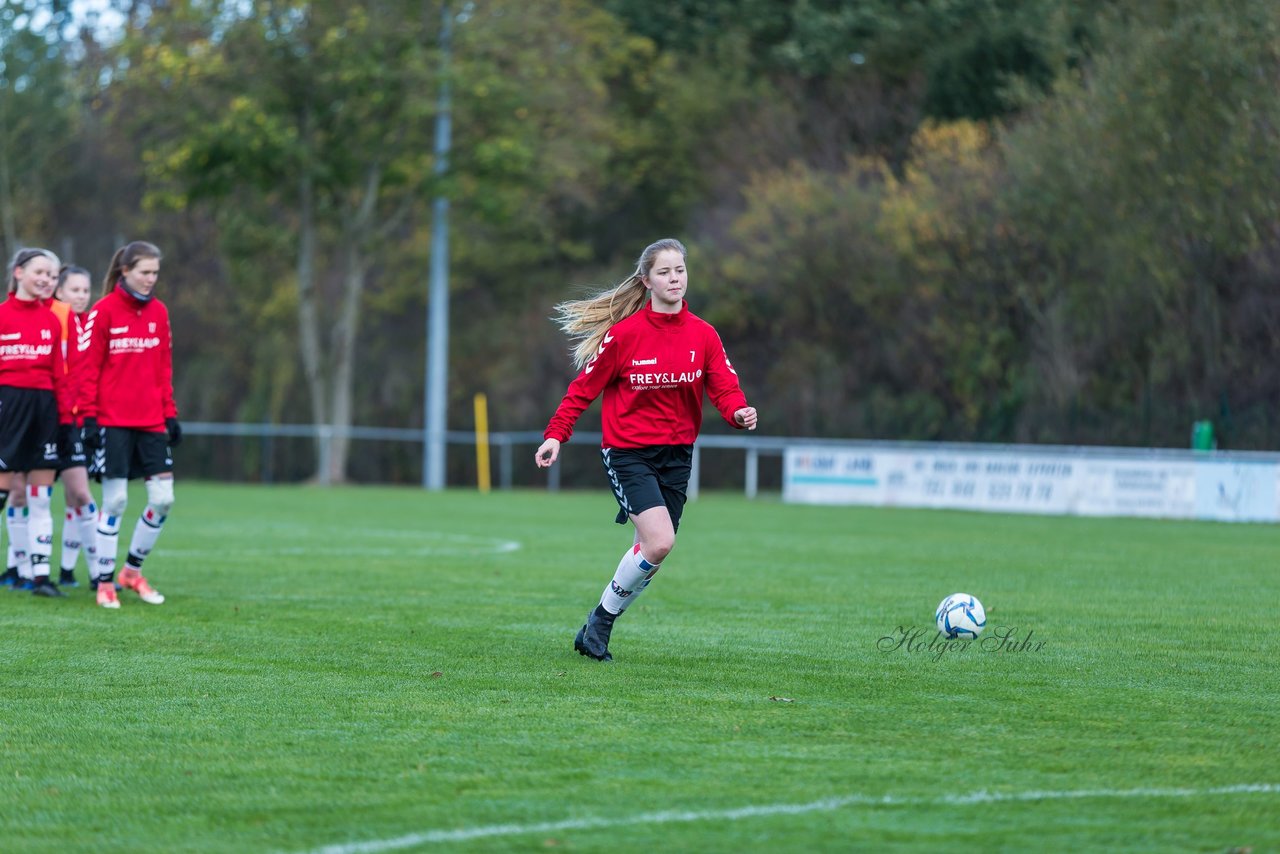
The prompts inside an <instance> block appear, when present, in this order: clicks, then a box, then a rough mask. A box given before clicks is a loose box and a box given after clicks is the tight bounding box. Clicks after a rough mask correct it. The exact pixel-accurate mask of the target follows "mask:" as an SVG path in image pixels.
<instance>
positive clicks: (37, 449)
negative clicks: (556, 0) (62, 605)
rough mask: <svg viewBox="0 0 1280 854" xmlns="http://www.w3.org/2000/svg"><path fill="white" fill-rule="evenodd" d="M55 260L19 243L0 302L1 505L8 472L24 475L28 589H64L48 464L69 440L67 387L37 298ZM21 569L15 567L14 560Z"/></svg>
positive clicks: (49, 592)
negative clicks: (53, 570) (58, 575)
mask: <svg viewBox="0 0 1280 854" xmlns="http://www.w3.org/2000/svg"><path fill="white" fill-rule="evenodd" d="M57 272H58V260H57V258H56V257H55V256H54V255H53V253H51V252H49V251H47V250H44V249H23V250H20V251H19V252H18V254H17V255H15V256H14V258H13V261H12V262H11V263H10V264H9V297H8V299H6V300H5V301H4V302H3V303H0V507H3V506H4V504H5V502H6V501H7V500H8V498H9V488H10V486H11V485H13V484H12V482H13V480H14V479H15V478H14V475H15V474H17V473H23V474H25V475H26V478H25V485H24V488H25V490H26V492H27V509H28V513H29V516H28V521H27V526H28V527H27V529H28V532H29V540H30V545H29V548H28V558H27V559H28V560H29V561H30V571H31V576H32V578H31V581H32V588H31V590H32V593H34V594H35V595H37V596H61V595H63V594H62V592H61V591H60V590H58V588H57V586H56V585H54V584H53V583H52V582H51V581H50V580H49V556H50V554H51V553H52V551H53V515H52V513H51V510H50V504H51V500H52V496H53V478H54V468H55V466H56V465H57V462H58V458H59V457H60V456H61V455H63V454H64V453H65V454H70V453H71V450H72V445H73V435H72V432H73V429H72V415H71V413H72V406H73V401H72V399H71V394H70V388H69V386H68V384H67V381H66V371H65V369H64V367H63V357H62V348H61V346H60V343H59V342H60V340H61V334H62V333H61V325H60V324H59V322H58V318H57V317H55V316H54V313H53V312H52V311H50V310H49V308H48V306H46V305H45V304H44V300H46V299H48V298H49V297H50V296H51V295H52V294H53V282H54V277H55V276H57ZM19 569H20V570H21V569H22V568H21V567H19Z"/></svg>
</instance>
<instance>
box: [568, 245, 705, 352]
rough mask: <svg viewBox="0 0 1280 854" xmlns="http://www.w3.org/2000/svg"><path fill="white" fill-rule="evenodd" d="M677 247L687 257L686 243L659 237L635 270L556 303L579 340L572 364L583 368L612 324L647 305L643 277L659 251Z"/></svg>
mask: <svg viewBox="0 0 1280 854" xmlns="http://www.w3.org/2000/svg"><path fill="white" fill-rule="evenodd" d="M667 250H674V251H676V252H679V253H680V257H681V258H688V252H686V251H685V248H684V244H683V243H681V242H680V241H679V240H676V239H675V238H672V237H667V238H664V239H662V240H659V241H658V242H656V243H651V244H649V245H648V246H646V247H645V250H644V251H643V252H641V253H640V260H638V261H637V262H636V271H635V272H634V273H632V274H631V275H630V276H628V277H627V278H625V279H623V280H622V281H621V282H618V284H616V285H614V286H613V287H612V288H609V289H608V290H603V291H600V292H599V293H597V294H595V295H594V296H589V297H587V298H586V299H577V300H566V301H565V302H562V303H558V304H557V305H556V307H555V311H556V313H555V320H556V324H557V325H558V326H559V327H560V329H561V330H562V331H563V332H564V333H565V334H566V335H568V336H569V338H570V339H571V340H573V341H576V342H577V343H576V344H574V345H573V348H572V350H571V352H572V353H573V366H574V367H575V368H577V369H578V370H581V369H582V367H583V366H584V365H586V363H587V362H588V361H589V360H590V359H591V357H592V356H594V355H595V354H596V350H597V349H598V348H599V347H600V342H601V341H603V340H604V336H605V333H607V332H608V331H609V327H611V326H613V325H614V324H615V323H617V322H618V321H619V320H622V319H623V318H627V317H630V316H631V315H633V314H635V313H636V312H637V311H639V310H640V309H642V308H643V307H644V304H645V302H646V301H648V299H649V289H648V288H646V287H645V286H644V281H643V280H644V279H645V278H648V276H649V271H650V270H652V269H653V263H654V261H655V260H656V259H657V257H658V253H659V252H664V251H667Z"/></svg>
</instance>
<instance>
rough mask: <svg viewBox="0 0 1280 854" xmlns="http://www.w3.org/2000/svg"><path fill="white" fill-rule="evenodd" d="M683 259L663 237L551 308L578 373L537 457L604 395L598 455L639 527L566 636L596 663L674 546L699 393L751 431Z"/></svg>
mask: <svg viewBox="0 0 1280 854" xmlns="http://www.w3.org/2000/svg"><path fill="white" fill-rule="evenodd" d="M685 256H686V253H685V249H684V245H683V244H681V243H680V241H678V240H672V239H666V240H659V241H658V242H657V243H654V244H651V245H650V246H648V247H646V248H645V250H644V252H642V253H641V254H640V260H639V261H638V262H637V264H636V270H635V272H634V273H632V274H631V276H630V277H628V278H627V279H625V280H623V281H622V282H620V283H619V284H617V285H616V286H614V287H613V288H610V289H608V290H605V291H602V292H601V293H598V294H596V295H595V296H592V297H589V298H587V299H582V300H574V301H570V302H563V303H560V304H559V305H558V306H556V309H557V312H558V314H559V318H560V327H561V328H562V329H563V330H564V331H565V332H566V333H568V334H569V336H570V337H571V338H576V339H578V342H579V343H578V344H577V345H576V346H575V348H574V363H575V365H576V366H577V367H578V369H579V370H580V373H579V374H578V377H577V379H575V380H574V381H573V382H572V383H570V385H569V390H568V391H567V392H566V393H565V396H564V399H563V400H562V401H561V402H560V406H559V408H557V409H556V412H555V414H554V415H553V416H551V421H550V423H549V424H548V425H547V429H546V430H545V431H544V432H543V438H544V439H545V441H544V442H543V443H542V445H541V446H540V447H539V448H538V450H537V452H536V454H535V455H534V461H535V462H536V463H537V465H538V466H539V467H540V468H546V467H548V466H550V465H552V464H553V463H554V462H555V461H556V458H557V457H558V456H559V455H560V445H561V444H562V443H564V442H567V441H569V437H570V436H571V435H572V434H573V425H574V423H576V422H577V420H578V416H580V415H581V414H582V413H583V411H584V410H585V409H586V408H587V407H588V406H590V405H591V402H592V401H593V400H595V399H596V398H597V397H599V396H600V395H601V394H603V395H604V403H603V407H604V409H603V429H604V443H603V448H602V449H601V454H602V457H603V461H604V468H605V473H606V475H607V476H608V478H609V483H610V485H611V486H612V487H613V493H614V497H615V498H617V501H618V508H619V509H618V515H617V517H616V519H615V521H616V522H618V523H619V524H624V525H625V524H626V522H627V520H628V519H630V520H631V523H632V524H633V525H634V526H635V539H634V541H633V543H632V545H631V547H630V548H629V549H627V551H626V552H625V553H624V554H623V555H622V560H621V561H620V562H619V563H618V568H617V570H615V571H614V574H613V578H612V580H610V582H609V583H608V584H607V585H606V586H605V588H604V593H603V595H601V597H600V604H599V605H597V606H596V607H595V609H594V610H592V611H591V612H590V613H589V614H588V615H587V621H586V623H585V624H584V625H583V626H582V628H581V629H579V630H578V635H577V637H576V638H574V641H573V647H574V649H576V650H577V651H578V652H579V653H581V654H582V655H585V656H588V657H589V658H594V659H596V660H597V661H612V660H613V656H612V655H611V654H610V652H609V637H610V633H611V632H612V631H613V621H614V620H615V619H617V617H618V615H619V614H621V613H622V612H623V611H624V610H626V608H627V606H628V605H630V604H631V603H632V602H634V601H635V600H636V597H637V596H639V595H640V593H641V592H642V591H643V590H644V589H645V587H647V586H648V585H649V582H650V580H652V578H653V576H654V575H655V574H656V573H657V571H658V569H659V567H660V566H661V565H662V561H663V559H665V558H666V556H667V555H668V554H669V553H670V552H671V550H672V548H674V547H675V543H676V530H677V529H678V528H679V527H680V516H681V514H682V513H683V511H684V504H685V495H686V492H687V489H688V486H689V474H690V470H691V468H692V462H693V443H694V440H695V439H697V437H698V432H699V430H700V429H701V428H702V396H703V394H704V392H705V393H706V394H707V395H708V396H709V397H710V398H711V402H712V403H713V404H715V407H716V409H718V410H719V411H720V414H721V416H723V417H724V419H725V420H726V421H728V422H729V423H730V424H732V425H733V426H734V427H737V428H739V429H744V428H745V429H747V430H754V429H755V428H756V410H755V409H754V408H753V407H751V406H748V405H747V399H746V397H745V396H744V395H743V393H742V389H741V388H740V387H739V385H738V374H737V372H736V371H734V369H733V366H732V365H730V364H729V357H728V356H727V355H726V354H725V350H724V345H723V344H721V343H720V336H719V335H717V334H716V331H715V329H714V328H712V326H711V324H709V323H707V322H706V321H705V320H702V319H701V318H699V317H697V316H695V315H694V314H693V313H692V312H690V311H689V306H688V304H687V303H686V302H685V300H684V295H685V290H686V288H687V286H688V274H687V271H686V267H685Z"/></svg>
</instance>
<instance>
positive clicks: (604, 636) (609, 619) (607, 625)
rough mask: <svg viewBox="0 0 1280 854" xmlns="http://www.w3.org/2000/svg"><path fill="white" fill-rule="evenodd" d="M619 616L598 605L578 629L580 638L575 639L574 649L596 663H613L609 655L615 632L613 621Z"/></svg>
mask: <svg viewBox="0 0 1280 854" xmlns="http://www.w3.org/2000/svg"><path fill="white" fill-rule="evenodd" d="M617 618H618V615H617V614H610V613H609V612H608V611H606V610H605V609H604V607H603V606H601V605H597V606H596V607H595V609H594V610H593V611H592V612H591V613H590V614H587V621H586V622H585V623H583V624H582V628H580V629H578V636H577V637H575V638H574V639H573V648H574V649H576V650H577V651H578V652H580V653H581V654H583V655H585V656H586V657H587V658H594V659H595V660H596V661H613V656H612V655H610V654H609V635H610V633H611V632H613V621H614V620H616V619H617Z"/></svg>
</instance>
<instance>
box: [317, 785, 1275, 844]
mask: <svg viewBox="0 0 1280 854" xmlns="http://www.w3.org/2000/svg"><path fill="white" fill-rule="evenodd" d="M1274 794H1280V784H1277V783H1251V784H1242V785H1238V786H1219V787H1217V788H1212V789H1078V790H1074V791H1071V790H1068V791H1059V792H1054V791H1043V792H1037V791H1031V792H987V791H984V790H981V789H980V790H978V791H976V792H970V793H968V794H963V795H940V796H936V797H928V798H920V797H898V796H896V795H880V796H875V795H845V796H843V797H838V798H824V799H823V800H820V801H810V802H809V803H807V804H766V805H763V806H754V807H752V806H748V807H738V808H736V809H726V810H701V811H684V810H672V811H669V812H650V813H639V814H637V815H633V816H608V817H600V818H577V819H566V820H564V821H548V822H538V823H535V824H490V825H485V826H482V827H464V828H459V829H457V830H426V831H423V832H421V833H411V834H408V835H407V836H399V837H396V838H395V839H379V840H372V841H369V842H349V843H344V844H341V845H326V846H325V847H323V848H317V849H315V854H370V852H378V851H394V850H396V849H398V848H412V847H414V846H418V845H428V844H431V843H435V842H467V841H469V840H473V839H485V838H487V837H492V836H519V835H523V834H526V833H538V834H541V833H556V832H558V831H565V830H599V829H602V828H610V827H621V826H624V825H633V824H640V825H646V824H648V825H653V824H680V823H688V822H694V821H741V820H742V819H746V818H760V817H762V816H771V815H803V814H805V813H811V812H831V811H833V810H838V809H843V808H845V807H851V806H872V807H876V806H887V807H938V806H968V805H970V804H1000V803H1018V802H1035V801H1068V800H1084V799H1098V800H1122V799H1126V798H1208V797H1216V796H1221V795H1274Z"/></svg>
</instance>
